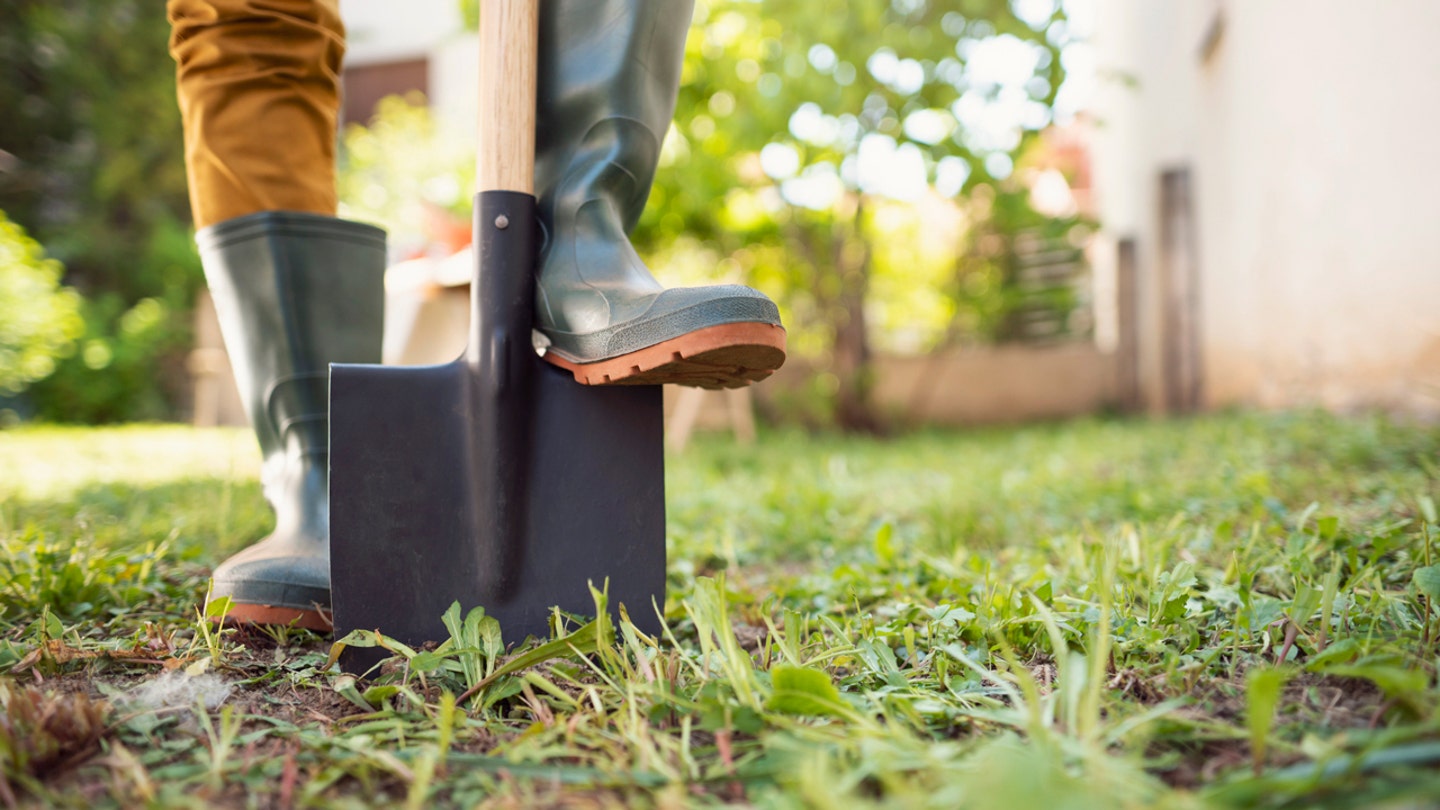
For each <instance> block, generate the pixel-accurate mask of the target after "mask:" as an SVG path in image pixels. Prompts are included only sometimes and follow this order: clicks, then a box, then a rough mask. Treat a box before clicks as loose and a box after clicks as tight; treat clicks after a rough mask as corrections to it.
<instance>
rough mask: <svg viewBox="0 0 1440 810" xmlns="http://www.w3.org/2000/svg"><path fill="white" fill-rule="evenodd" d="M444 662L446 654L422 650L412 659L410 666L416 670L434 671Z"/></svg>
mask: <svg viewBox="0 0 1440 810" xmlns="http://www.w3.org/2000/svg"><path fill="white" fill-rule="evenodd" d="M444 663H445V656H444V655H441V654H440V653H434V652H421V653H416V654H415V657H414V658H411V659H410V668H411V669H413V670H415V671H416V672H434V671H435V670H437V669H439V668H440V665H441V664H444Z"/></svg>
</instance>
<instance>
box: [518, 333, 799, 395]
mask: <svg viewBox="0 0 1440 810" xmlns="http://www.w3.org/2000/svg"><path fill="white" fill-rule="evenodd" d="M545 360H546V361H547V362H549V363H551V364H552V365H556V366H559V367H560V368H563V369H565V370H566V371H569V372H570V373H571V374H573V375H574V376H575V381H576V382H578V383H580V384H582V385H666V384H671V385H689V386H695V387H698V388H710V389H719V388H743V387H744V386H747V385H750V384H751V383H755V382H759V381H760V380H763V379H765V378H766V377H769V376H770V375H771V374H773V373H775V369H777V368H780V366H781V364H782V363H784V362H785V330H784V329H783V328H781V327H779V326H775V325H773V324H768V323H726V324H720V325H719V326H708V327H706V328H704V329H697V330H695V331H694V332H690V333H688V334H684V335H681V336H680V337H677V338H672V339H670V340H667V341H665V342H663V343H657V344H655V345H654V346H649V347H646V348H644V349H641V350H639V351H636V352H630V353H629V354H622V355H620V356H619V357H612V358H610V359H608V360H598V361H596V362H594V363H577V362H574V361H573V360H567V359H566V358H564V357H561V356H560V355H558V354H556V353H555V352H553V351H552V352H546V353H545Z"/></svg>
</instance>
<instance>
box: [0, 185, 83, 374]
mask: <svg viewBox="0 0 1440 810" xmlns="http://www.w3.org/2000/svg"><path fill="white" fill-rule="evenodd" d="M62 271H63V268H62V267H61V266H60V263H59V262H57V261H55V260H54V259H49V258H46V257H45V252H44V251H43V250H41V248H40V245H39V244H37V243H36V242H35V240H33V239H31V238H30V237H29V236H28V235H26V233H25V230H24V229H23V228H21V227H20V226H19V225H16V224H15V223H13V222H11V221H10V219H9V217H7V216H5V212H3V211H0V398H3V397H7V396H13V395H15V394H18V393H20V392H21V391H23V390H25V388H26V386H28V385H29V384H30V383H32V382H34V381H36V380H39V379H43V378H45V377H48V376H50V374H51V373H52V372H54V371H55V361H56V360H57V359H59V358H63V357H65V356H67V355H69V354H71V353H73V352H74V350H75V339H76V338H78V337H80V333H81V332H82V331H83V330H84V328H85V324H84V322H83V321H82V320H81V319H80V296H79V295H78V294H76V292H75V291H74V290H73V289H70V288H67V287H61V286H60V273H61V272H62Z"/></svg>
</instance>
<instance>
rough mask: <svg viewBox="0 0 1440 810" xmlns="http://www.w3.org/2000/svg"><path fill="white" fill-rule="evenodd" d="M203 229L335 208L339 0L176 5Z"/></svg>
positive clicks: (189, 145) (196, 204)
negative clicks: (262, 215)
mask: <svg viewBox="0 0 1440 810" xmlns="http://www.w3.org/2000/svg"><path fill="white" fill-rule="evenodd" d="M166 10H167V12H168V14H169V18H170V26H171V36H170V53H171V55H172V56H174V57H175V66H176V73H175V76H176V86H177V90H178V94H179V100H180V113H181V119H182V121H183V122H184V128H185V168H186V170H187V171H188V173H189V177H190V205H191V209H192V210H193V212H194V215H195V227H196V228H204V227H206V226H208V225H213V224H215V223H217V222H224V221H226V220H229V219H234V218H235V217H239V216H244V215H245V214H251V213H254V212H256V211H308V212H310V213H314V214H328V215H332V216H333V215H334V214H335V208H336V197H335V126H336V120H337V117H338V114H339V109H340V64H341V59H342V58H343V57H344V54H345V29H344V26H343V25H342V23H341V21H340V11H339V8H338V0H169V2H168V4H167V8H166Z"/></svg>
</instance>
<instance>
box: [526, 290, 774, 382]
mask: <svg viewBox="0 0 1440 810" xmlns="http://www.w3.org/2000/svg"><path fill="white" fill-rule="evenodd" d="M741 323H753V324H763V325H768V326H773V327H777V328H778V327H779V326H780V311H779V309H777V308H776V306H775V304H774V302H772V301H771V300H770V299H769V298H767V297H765V294H764V293H762V292H760V291H758V290H754V289H751V288H750V287H745V286H741V285H739V284H725V285H717V286H713V287H677V288H675V289H669V290H664V291H662V292H660V293H658V294H656V295H655V296H654V297H653V299H652V300H651V301H650V304H649V306H647V307H646V308H645V311H644V312H643V313H642V314H640V315H638V316H636V317H633V318H630V319H627V320H625V321H621V322H620V323H616V324H611V325H610V326H608V327H606V328H604V329H598V330H595V331H593V332H586V333H583V334H580V333H573V332H562V331H558V330H553V329H546V328H545V326H544V324H542V325H541V331H542V332H544V333H545V335H546V337H548V338H549V339H550V341H551V345H550V347H549V350H550V351H553V352H557V353H558V354H559V355H560V356H562V357H564V358H565V359H566V360H569V361H571V362H573V363H595V362H599V361H602V360H609V359H612V358H616V357H620V356H622V355H627V354H630V353H632V352H637V351H640V350H642V349H646V348H649V347H651V346H656V345H659V344H661V343H665V342H666V341H670V340H675V339H677V338H681V337H683V336H685V335H688V334H691V333H694V332H698V331H700V330H702V329H707V328H710V327H715V326H724V325H726V324H741Z"/></svg>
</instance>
